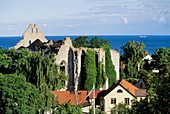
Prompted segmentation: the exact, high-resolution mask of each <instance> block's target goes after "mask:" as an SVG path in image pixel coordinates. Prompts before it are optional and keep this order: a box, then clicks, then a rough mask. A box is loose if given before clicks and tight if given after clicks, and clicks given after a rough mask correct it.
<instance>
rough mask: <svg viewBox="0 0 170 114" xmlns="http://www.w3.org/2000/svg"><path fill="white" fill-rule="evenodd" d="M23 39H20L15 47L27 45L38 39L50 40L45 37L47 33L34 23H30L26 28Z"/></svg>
mask: <svg viewBox="0 0 170 114" xmlns="http://www.w3.org/2000/svg"><path fill="white" fill-rule="evenodd" d="M22 37H23V39H22V40H20V41H19V42H18V43H17V44H16V46H14V48H15V49H18V48H19V47H27V46H29V45H30V44H31V43H33V42H34V41H35V40H36V39H39V40H41V41H42V42H47V41H48V40H47V39H46V38H45V35H44V34H43V32H42V31H41V30H40V29H39V27H38V26H37V25H36V24H34V25H32V24H30V25H29V26H28V28H27V29H26V30H25V32H24V34H23V36H22Z"/></svg>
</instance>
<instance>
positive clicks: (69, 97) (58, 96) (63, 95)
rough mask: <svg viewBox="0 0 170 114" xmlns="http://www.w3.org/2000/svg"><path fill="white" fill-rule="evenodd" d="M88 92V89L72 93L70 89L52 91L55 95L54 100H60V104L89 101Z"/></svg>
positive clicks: (76, 103)
mask: <svg viewBox="0 0 170 114" xmlns="http://www.w3.org/2000/svg"><path fill="white" fill-rule="evenodd" d="M87 93H88V91H87V90H80V91H75V92H74V93H70V91H52V94H53V95H54V96H55V99H54V100H58V102H59V103H60V104H64V103H66V102H70V103H71V104H74V105H80V104H85V103H88V101H87V99H86V95H87Z"/></svg>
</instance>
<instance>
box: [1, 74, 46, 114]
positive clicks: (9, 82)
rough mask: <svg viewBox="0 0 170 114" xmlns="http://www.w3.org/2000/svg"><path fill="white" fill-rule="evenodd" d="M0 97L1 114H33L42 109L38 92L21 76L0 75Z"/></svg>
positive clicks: (40, 96)
mask: <svg viewBox="0 0 170 114" xmlns="http://www.w3.org/2000/svg"><path fill="white" fill-rule="evenodd" d="M0 96H1V97H0V112H1V114H13V113H16V114H28V113H30V114H35V113H37V112H38V110H39V111H40V110H41V111H42V109H43V107H44V101H43V99H42V95H41V94H40V93H39V90H38V89H37V88H36V87H35V86H33V85H31V84H30V83H28V82H26V80H25V78H24V77H22V76H16V75H14V74H7V75H2V74H1V75H0Z"/></svg>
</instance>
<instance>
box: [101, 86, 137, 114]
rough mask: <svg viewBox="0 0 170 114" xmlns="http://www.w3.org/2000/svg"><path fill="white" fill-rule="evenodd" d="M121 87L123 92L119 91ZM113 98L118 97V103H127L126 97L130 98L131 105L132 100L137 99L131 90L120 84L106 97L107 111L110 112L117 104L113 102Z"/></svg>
mask: <svg viewBox="0 0 170 114" xmlns="http://www.w3.org/2000/svg"><path fill="white" fill-rule="evenodd" d="M119 89H121V90H122V91H123V93H117V90H119ZM111 98H116V104H119V103H125V98H129V105H131V101H132V100H133V99H135V97H134V96H132V95H131V94H130V93H129V92H127V91H126V90H125V89H123V88H122V87H121V86H120V85H118V86H117V87H116V88H115V89H113V90H112V91H111V92H110V93H109V94H107V95H106V96H105V97H104V101H105V103H104V104H105V106H104V111H105V112H106V113H109V112H110V111H111V109H112V108H113V107H114V106H115V104H111Z"/></svg>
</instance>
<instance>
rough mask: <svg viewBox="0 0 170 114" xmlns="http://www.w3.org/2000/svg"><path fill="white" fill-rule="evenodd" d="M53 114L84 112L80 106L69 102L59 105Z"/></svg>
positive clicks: (80, 113) (78, 113)
mask: <svg viewBox="0 0 170 114" xmlns="http://www.w3.org/2000/svg"><path fill="white" fill-rule="evenodd" d="M53 114H83V112H82V110H81V107H80V106H76V105H72V104H71V103H70V102H68V103H65V104H59V105H57V107H55V109H54V112H53Z"/></svg>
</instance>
